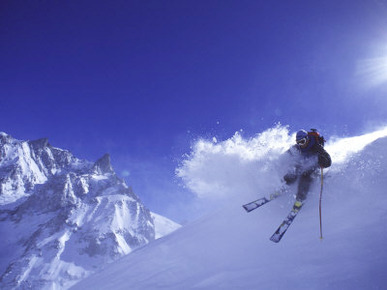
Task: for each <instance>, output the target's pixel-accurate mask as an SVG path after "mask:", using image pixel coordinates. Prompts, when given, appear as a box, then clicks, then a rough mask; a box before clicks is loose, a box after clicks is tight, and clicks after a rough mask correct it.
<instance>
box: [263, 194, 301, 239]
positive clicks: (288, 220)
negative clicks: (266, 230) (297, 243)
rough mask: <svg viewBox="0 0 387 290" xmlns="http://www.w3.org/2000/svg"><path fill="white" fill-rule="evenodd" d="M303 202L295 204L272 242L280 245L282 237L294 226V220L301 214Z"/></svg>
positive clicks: (272, 237) (273, 236)
mask: <svg viewBox="0 0 387 290" xmlns="http://www.w3.org/2000/svg"><path fill="white" fill-rule="evenodd" d="M303 205H304V204H303V202H302V201H298V200H296V202H295V203H294V204H293V208H292V210H291V211H290V213H289V214H288V216H287V217H286V219H285V220H284V221H283V222H282V224H281V225H280V226H279V227H278V229H277V230H276V231H275V233H274V234H273V235H272V236H271V238H270V240H271V241H273V242H274V243H278V242H279V241H281V239H282V237H283V236H284V234H285V233H286V231H287V229H288V228H289V227H290V225H291V224H292V222H293V220H294V219H295V218H296V216H297V214H298V213H299V212H300V210H301V208H302V206H303Z"/></svg>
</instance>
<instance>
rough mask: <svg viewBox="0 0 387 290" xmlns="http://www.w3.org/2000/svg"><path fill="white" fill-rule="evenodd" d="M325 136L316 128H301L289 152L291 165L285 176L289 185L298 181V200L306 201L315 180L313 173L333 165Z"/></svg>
mask: <svg viewBox="0 0 387 290" xmlns="http://www.w3.org/2000/svg"><path fill="white" fill-rule="evenodd" d="M324 142H325V140H324V138H323V137H321V136H320V135H319V134H318V133H317V131H316V130H314V129H312V132H309V133H308V132H307V131H305V130H300V131H298V132H297V134H296V144H295V145H293V146H292V147H291V148H290V149H289V150H288V151H287V152H288V153H289V155H288V157H290V167H289V170H288V173H287V174H286V175H285V176H284V177H283V179H284V181H285V183H286V184H287V185H290V184H293V183H294V182H296V181H297V179H298V180H299V181H298V190H297V196H296V200H297V201H300V202H302V201H304V200H305V198H306V196H307V194H308V191H309V188H310V185H311V183H312V181H313V173H315V172H316V170H317V169H318V168H327V167H329V166H331V163H332V161H331V157H330V155H329V154H328V152H327V151H325V149H324V147H323V145H324Z"/></svg>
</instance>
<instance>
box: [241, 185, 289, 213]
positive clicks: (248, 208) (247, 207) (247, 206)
mask: <svg viewBox="0 0 387 290" xmlns="http://www.w3.org/2000/svg"><path fill="white" fill-rule="evenodd" d="M284 191H285V189H284V188H282V189H280V190H278V191H276V192H274V193H272V194H270V195H269V196H268V197H262V198H259V199H257V200H254V201H252V202H249V203H246V204H244V205H243V208H244V209H245V210H246V211H247V212H251V211H253V210H255V209H257V208H259V207H260V206H262V205H264V204H266V203H268V202H270V201H272V200H273V199H276V198H277V197H279V196H280V195H282V194H283V193H284Z"/></svg>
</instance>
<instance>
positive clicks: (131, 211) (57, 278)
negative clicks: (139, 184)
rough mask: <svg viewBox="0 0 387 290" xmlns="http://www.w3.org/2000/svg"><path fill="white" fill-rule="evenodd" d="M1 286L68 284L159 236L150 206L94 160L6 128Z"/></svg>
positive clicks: (1, 151) (0, 152) (1, 160)
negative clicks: (17, 135)
mask: <svg viewBox="0 0 387 290" xmlns="http://www.w3.org/2000/svg"><path fill="white" fill-rule="evenodd" d="M0 235H1V239H0V288H2V289H3V288H7V289H8V288H15V287H21V288H23V289H24V288H32V289H53V288H55V287H59V288H68V287H70V286H71V285H73V284H75V283H76V282H77V281H79V280H80V279H82V278H84V277H85V276H87V275H89V274H90V273H92V272H94V271H96V270H97V269H99V268H100V267H101V266H102V265H103V264H105V263H108V262H112V261H114V260H116V259H118V258H119V257H121V256H122V255H125V254H128V253H129V252H131V251H132V249H134V248H136V247H138V246H141V245H144V244H146V243H148V242H149V241H151V240H154V239H155V227H154V222H153V218H152V216H151V213H150V212H149V210H148V209H147V208H146V207H145V206H144V205H143V204H142V203H141V201H140V200H139V198H138V197H137V196H136V195H135V194H134V193H133V191H132V190H131V188H130V187H128V186H127V185H126V184H125V182H124V181H123V180H121V179H120V178H118V177H117V176H116V174H115V172H114V170H113V168H112V166H111V163H110V156H109V155H108V154H106V155H104V156H103V157H102V158H101V159H99V160H98V161H97V162H95V163H94V164H93V163H91V162H88V161H84V160H80V159H77V158H75V157H74V156H73V155H72V154H71V153H70V152H69V151H66V150H61V149H58V148H54V147H52V146H51V145H50V144H49V143H48V140H47V139H39V140H36V141H19V140H16V139H14V138H12V137H11V136H9V135H7V134H5V133H0Z"/></svg>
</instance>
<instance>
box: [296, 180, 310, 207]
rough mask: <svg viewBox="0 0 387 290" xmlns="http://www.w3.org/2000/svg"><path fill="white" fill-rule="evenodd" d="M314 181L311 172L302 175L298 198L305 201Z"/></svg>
mask: <svg viewBox="0 0 387 290" xmlns="http://www.w3.org/2000/svg"><path fill="white" fill-rule="evenodd" d="M312 181H313V178H312V176H311V174H303V175H301V176H300V181H299V182H298V192H297V196H296V199H297V200H299V201H304V200H305V199H306V196H307V194H308V191H309V188H310V185H311V184H312Z"/></svg>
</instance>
